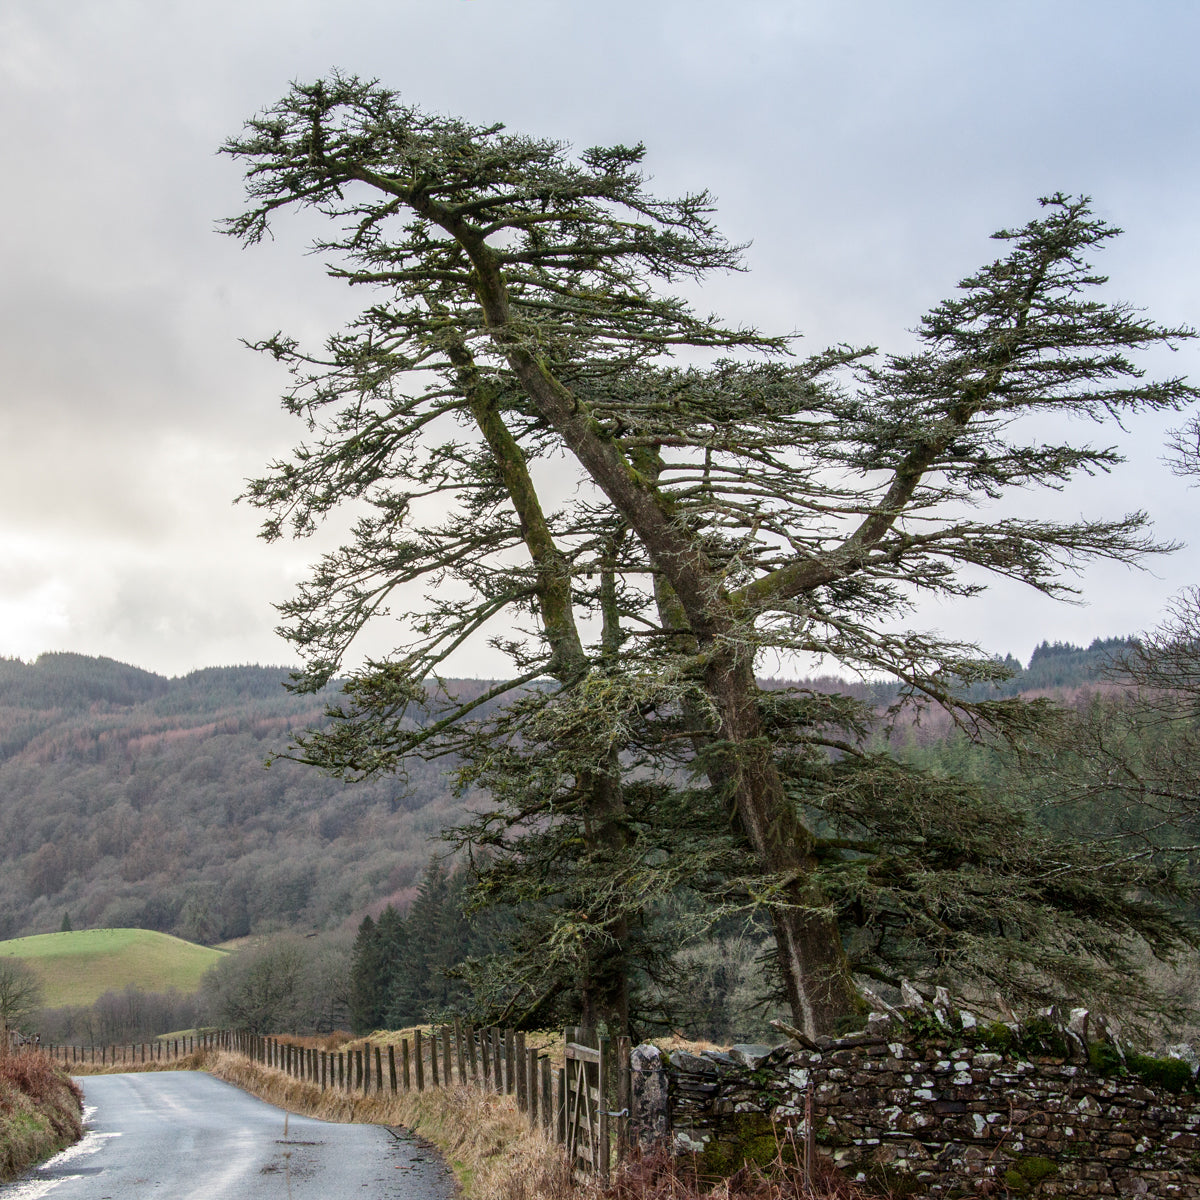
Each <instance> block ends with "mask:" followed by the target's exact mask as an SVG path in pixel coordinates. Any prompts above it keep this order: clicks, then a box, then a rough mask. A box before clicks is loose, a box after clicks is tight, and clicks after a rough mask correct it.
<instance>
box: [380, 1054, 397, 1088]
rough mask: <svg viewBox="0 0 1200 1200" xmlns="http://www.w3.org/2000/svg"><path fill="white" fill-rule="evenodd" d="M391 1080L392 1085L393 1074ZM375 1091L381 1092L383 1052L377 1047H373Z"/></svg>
mask: <svg viewBox="0 0 1200 1200" xmlns="http://www.w3.org/2000/svg"><path fill="white" fill-rule="evenodd" d="M392 1079H393V1084H394V1082H395V1073H394V1072H393V1076H392ZM375 1090H376V1091H377V1092H382V1091H383V1050H382V1049H381V1048H380V1047H379V1046H376V1047H375Z"/></svg>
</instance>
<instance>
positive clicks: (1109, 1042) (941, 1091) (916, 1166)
mask: <svg viewBox="0 0 1200 1200" xmlns="http://www.w3.org/2000/svg"><path fill="white" fill-rule="evenodd" d="M1074 1016H1075V1020H1074V1021H1073V1022H1072V1023H1071V1025H1076V1026H1078V1025H1079V1024H1081V1022H1080V1019H1079V1013H1078V1012H1077V1013H1076V1014H1074ZM964 1019H965V1020H966V1022H967V1027H966V1028H965V1029H964V1028H962V1024H963V1020H964ZM1082 1025H1083V1027H1084V1029H1085V1030H1086V1027H1087V1018H1086V1014H1084V1016H1083V1019H1082ZM1093 1033H1095V1030H1093ZM1100 1033H1101V1034H1104V1033H1105V1031H1104V1030H1103V1028H1101V1030H1100ZM631 1065H632V1066H633V1069H634V1076H633V1078H634V1099H633V1114H632V1115H633V1121H634V1127H635V1135H636V1136H638V1137H639V1138H640V1140H641V1141H642V1142H643V1144H649V1143H651V1142H653V1141H654V1140H656V1138H658V1139H661V1138H663V1137H664V1136H665V1137H667V1138H669V1139H670V1142H671V1144H672V1146H673V1148H674V1150H675V1152H676V1153H679V1154H687V1155H693V1156H695V1159H696V1163H697V1166H698V1167H699V1168H700V1169H701V1170H702V1171H704V1172H706V1173H709V1174H714V1175H716V1174H722V1173H727V1172H728V1171H730V1170H731V1169H733V1168H734V1167H736V1166H737V1165H738V1164H740V1162H741V1161H743V1160H744V1159H749V1160H751V1161H759V1162H763V1163H765V1162H767V1161H769V1160H770V1159H771V1158H772V1157H773V1156H774V1155H775V1154H776V1153H777V1152H778V1151H779V1149H780V1147H782V1148H783V1151H784V1152H785V1153H788V1154H793V1153H794V1154H796V1156H797V1157H801V1156H802V1155H803V1152H804V1142H805V1136H806V1128H805V1119H804V1113H805V1103H806V1099H807V1098H808V1097H809V1096H810V1095H811V1104H812V1112H813V1134H814V1136H815V1144H816V1149H817V1151H818V1152H820V1153H824V1154H826V1155H829V1156H831V1157H832V1158H833V1159H834V1160H835V1161H836V1162H837V1163H838V1164H839V1165H840V1166H842V1167H843V1168H844V1169H846V1170H847V1171H848V1173H849V1174H850V1175H851V1176H857V1177H858V1178H860V1179H865V1180H867V1181H868V1182H871V1181H874V1182H876V1183H880V1184H885V1185H887V1186H888V1187H890V1188H892V1190H893V1193H894V1194H896V1195H902V1196H910V1197H912V1198H913V1200H924V1198H929V1200H932V1198H934V1197H937V1198H939V1200H941V1198H949V1197H963V1196H997V1197H1000V1196H1029V1197H1041V1198H1044V1200H1050V1198H1055V1200H1062V1198H1065V1197H1076V1196H1119V1197H1126V1196H1148V1197H1155V1198H1162V1200H1165V1198H1167V1197H1178V1198H1180V1200H1200V1096H1198V1095H1197V1093H1196V1087H1197V1083H1196V1073H1195V1070H1194V1069H1193V1068H1194V1064H1191V1065H1189V1064H1188V1063H1186V1062H1182V1061H1175V1060H1156V1059H1148V1058H1139V1057H1137V1056H1132V1055H1129V1054H1128V1053H1127V1052H1126V1051H1124V1050H1123V1049H1122V1048H1121V1047H1120V1045H1119V1044H1118V1043H1116V1042H1115V1040H1114V1039H1111V1038H1109V1037H1106V1036H1100V1037H1097V1038H1095V1039H1094V1040H1093V1039H1089V1038H1088V1037H1086V1036H1083V1035H1081V1034H1080V1033H1079V1032H1078V1030H1075V1029H1072V1028H1071V1026H1070V1025H1062V1024H1057V1023H1055V1022H1054V1021H1052V1020H1048V1019H1044V1018H1043V1019H1042V1020H1041V1023H1040V1024H1038V1023H1036V1022H1035V1023H1034V1024H1033V1025H1032V1026H1030V1027H1025V1028H1022V1027H1020V1026H1018V1025H1016V1024H1009V1025H990V1026H983V1025H980V1024H978V1023H977V1022H975V1020H974V1018H972V1017H971V1016H970V1014H968V1013H964V1014H958V1013H956V1014H955V1018H954V1019H953V1020H947V1019H946V1018H945V1015H944V1014H943V1013H938V1014H933V1013H928V1014H925V1015H922V1014H915V1019H914V1014H911V1013H910V1014H908V1015H907V1018H906V1019H904V1018H900V1014H894V1015H892V1016H881V1015H877V1014H873V1015H872V1018H871V1025H870V1026H869V1028H868V1030H867V1031H866V1032H864V1033H861V1034H856V1035H854V1036H851V1037H848V1038H843V1039H840V1040H834V1039H828V1038H825V1039H818V1040H817V1042H816V1043H815V1044H812V1045H810V1046H803V1045H801V1044H799V1043H798V1042H796V1041H792V1042H788V1043H785V1044H784V1045H781V1046H777V1047H773V1048H772V1047H768V1046H750V1045H743V1046H734V1047H732V1048H731V1049H730V1050H729V1051H726V1052H707V1053H704V1054H702V1055H694V1054H688V1053H682V1052H678V1051H677V1052H675V1053H673V1054H671V1055H669V1056H667V1055H665V1054H663V1053H661V1052H659V1051H658V1050H656V1049H655V1048H654V1047H638V1048H637V1050H636V1051H635V1052H634V1058H633V1062H632V1064H631ZM656 1096H658V1097H659V1098H658V1099H656V1098H655V1097H656ZM664 1107H665V1108H666V1109H667V1112H666V1113H665V1114H664V1113H663V1112H662V1111H661V1110H662V1109H663V1108H664ZM655 1122H657V1125H656V1124H655Z"/></svg>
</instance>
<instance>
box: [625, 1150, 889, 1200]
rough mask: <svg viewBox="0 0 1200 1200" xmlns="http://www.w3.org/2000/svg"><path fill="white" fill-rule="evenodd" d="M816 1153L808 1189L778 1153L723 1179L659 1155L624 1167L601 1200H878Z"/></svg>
mask: <svg viewBox="0 0 1200 1200" xmlns="http://www.w3.org/2000/svg"><path fill="white" fill-rule="evenodd" d="M881 1195H882V1196H884V1197H886V1196H887V1193H880V1192H868V1191H865V1190H864V1189H863V1188H862V1186H861V1185H860V1184H857V1183H854V1182H853V1181H852V1180H850V1179H847V1178H846V1176H845V1175H843V1174H842V1173H841V1172H840V1171H839V1170H837V1168H836V1167H834V1165H833V1164H832V1163H831V1162H830V1161H829V1160H828V1159H827V1158H824V1157H822V1156H820V1155H818V1156H817V1159H816V1161H815V1162H814V1163H813V1181H812V1187H811V1188H809V1187H808V1186H807V1185H806V1184H805V1180H804V1168H803V1167H801V1166H796V1165H795V1164H794V1163H790V1162H788V1161H787V1160H786V1158H785V1157H784V1155H783V1154H782V1153H781V1154H780V1155H779V1156H778V1157H777V1158H776V1160H775V1162H773V1163H771V1164H770V1166H769V1167H767V1168H766V1169H765V1170H764V1169H762V1168H759V1167H757V1166H754V1165H752V1164H747V1165H746V1166H744V1167H742V1168H741V1169H740V1170H738V1171H736V1172H735V1173H734V1174H733V1175H731V1176H730V1177H729V1178H728V1179H722V1180H720V1181H717V1182H713V1181H706V1180H704V1179H702V1178H700V1177H699V1176H698V1175H697V1174H696V1172H695V1170H693V1169H692V1165H691V1163H690V1162H689V1160H688V1159H686V1158H676V1157H674V1156H673V1155H671V1154H669V1153H668V1152H666V1151H665V1150H664V1151H659V1152H657V1153H655V1154H651V1155H647V1156H646V1157H644V1158H641V1159H637V1160H635V1161H633V1162H630V1163H628V1164H626V1165H625V1166H624V1167H623V1168H622V1169H621V1171H620V1173H619V1174H618V1175H617V1177H616V1179H615V1180H614V1181H613V1183H612V1186H611V1187H609V1189H608V1190H607V1192H605V1198H606V1200H710V1198H711V1200H879V1198H880V1196H881Z"/></svg>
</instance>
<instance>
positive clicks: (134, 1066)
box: [58, 1050, 212, 1075]
mask: <svg viewBox="0 0 1200 1200" xmlns="http://www.w3.org/2000/svg"><path fill="white" fill-rule="evenodd" d="M211 1058H212V1051H206V1050H196V1051H195V1052H194V1053H192V1054H181V1055H180V1056H179V1057H178V1058H169V1059H168V1058H164V1059H162V1060H161V1061H160V1060H158V1059H151V1060H149V1061H147V1062H144V1063H143V1062H133V1061H130V1062H121V1061H119V1060H118V1061H117V1062H115V1063H114V1062H109V1063H106V1064H105V1065H104V1066H101V1065H100V1064H99V1063H84V1062H76V1063H65V1064H64V1063H59V1064H58V1065H59V1066H62V1067H65V1069H66V1070H68V1071H70V1072H71V1074H72V1075H126V1074H130V1073H132V1072H135V1071H203V1070H205V1069H206V1068H207V1065H208V1063H209V1061H210V1060H211Z"/></svg>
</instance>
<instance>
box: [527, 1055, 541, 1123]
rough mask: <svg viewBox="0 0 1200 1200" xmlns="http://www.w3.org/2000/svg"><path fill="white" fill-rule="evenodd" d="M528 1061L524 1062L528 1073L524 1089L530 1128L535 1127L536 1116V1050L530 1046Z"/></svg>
mask: <svg viewBox="0 0 1200 1200" xmlns="http://www.w3.org/2000/svg"><path fill="white" fill-rule="evenodd" d="M528 1053H529V1061H528V1063H527V1064H526V1069H527V1073H528V1076H529V1078H528V1082H527V1083H526V1084H525V1091H526V1093H527V1095H528V1097H529V1125H530V1127H531V1128H534V1129H536V1128H537V1118H538V1052H537V1051H536V1050H534V1049H533V1048H532V1047H531V1048H530V1050H529V1052H528Z"/></svg>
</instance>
